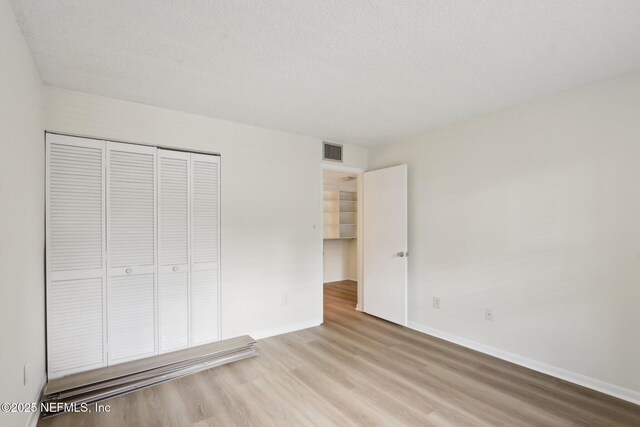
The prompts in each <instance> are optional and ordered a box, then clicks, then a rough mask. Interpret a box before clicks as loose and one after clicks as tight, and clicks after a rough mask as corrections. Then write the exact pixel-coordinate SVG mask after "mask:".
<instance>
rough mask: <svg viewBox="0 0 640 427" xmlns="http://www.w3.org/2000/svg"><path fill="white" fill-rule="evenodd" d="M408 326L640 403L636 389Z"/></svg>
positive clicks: (450, 335) (414, 323)
mask: <svg viewBox="0 0 640 427" xmlns="http://www.w3.org/2000/svg"><path fill="white" fill-rule="evenodd" d="M408 326H409V328H411V329H414V330H416V331H418V332H422V333H424V334H427V335H431V336H434V337H436V338H441V339H443V340H445V341H449V342H452V343H454V344H458V345H461V346H463V347H466V348H470V349H472V350H476V351H479V352H480V353H484V354H488V355H489V356H493V357H497V358H498V359H502V360H506V361H507V362H511V363H515V364H516V365H520V366H524V367H525V368H529V369H532V370H534V371H538V372H542V373H543V374H547V375H551V376H553V377H556V378H560V379H562V380H565V381H568V382H571V383H574V384H578V385H581V386H583V387H587V388H590V389H592V390H596V391H599V392H601V393H605V394H608V395H610V396H614V397H617V398H619V399H623V400H626V401H628V402H631V403H635V404H636V405H640V392H637V391H635V390H631V389H628V388H624V387H620V386H617V385H615V384H610V383H607V382H604V381H601V380H598V379H595V378H591V377H588V376H586V375H582V374H579V373H577V372H573V371H567V370H566V369H562V368H558V367H556V366H552V365H547V364H546V363H542V362H538V361H536V360H532V359H527V358H526V357H522V356H519V355H517V354H513V353H509V352H507V351H504V350H500V349H498V348H495V347H491V346H488V345H485V344H481V343H479V342H476V341H471V340H468V339H466V338H462V337H458V336H456V335H452V334H449V333H447V332H443V331H439V330H437V329H433V328H430V327H428V326H424V325H421V324H419V323H416V322H411V321H410V322H409V325H408Z"/></svg>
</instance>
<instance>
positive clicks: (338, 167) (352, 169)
mask: <svg viewBox="0 0 640 427" xmlns="http://www.w3.org/2000/svg"><path fill="white" fill-rule="evenodd" d="M320 166H322V169H323V170H330V171H338V172H350V173H363V172H365V169H363V168H355V167H353V166H344V165H341V164H335V165H334V164H327V163H322V164H321V165H320Z"/></svg>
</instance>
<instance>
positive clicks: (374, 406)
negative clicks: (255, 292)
mask: <svg viewBox="0 0 640 427" xmlns="http://www.w3.org/2000/svg"><path fill="white" fill-rule="evenodd" d="M324 295H325V299H324V309H325V320H324V324H323V325H321V326H318V327H315V328H310V329H306V330H303V331H297V332H292V333H290V334H285V335H280V336H276V337H271V338H267V339H264V340H261V341H259V343H258V345H257V350H258V353H259V356H258V357H255V358H251V359H248V360H243V361H240V362H236V363H233V364H229V365H225V366H221V367H217V368H213V369H210V370H207V371H204V372H200V373H197V374H195V375H191V376H189V377H185V378H181V379H178V380H174V381H170V382H167V383H164V384H160V385H157V386H154V387H150V388H148V389H144V390H140V391H138V392H135V393H131V394H127V395H125V396H120V397H117V398H114V399H110V400H107V401H105V402H102V404H103V405H111V412H109V413H102V414H79V413H74V414H64V415H60V416H56V417H53V418H50V419H47V420H40V422H39V425H40V426H45V427H60V426H76V425H83V426H105V427H106V426H192V427H209V426H232V425H240V426H289V425H290V426H314V425H315V426H327V425H340V426H362V425H366V426H375V425H385V426H388V425H393V426H400V425H410V426H413V425H415V426H418V425H419V426H437V427H450V426H496V425H503V426H567V425H595V426H640V406H637V405H633V404H631V403H629V402H625V401H622V400H619V399H616V398H614V397H611V396H607V395H603V394H601V393H598V392H596V391H593V390H590V389H586V388H584V387H580V386H577V385H575V384H571V383H568V382H566V381H562V380H560V379H557V378H553V377H550V376H548V375H545V374H542V373H539V372H534V371H531V370H529V369H526V368H524V367H522V366H518V365H514V364H511V363H508V362H505V361H503V360H499V359H496V358H494V357H491V356H488V355H486V354H482V353H478V352H476V351H473V350H470V349H467V348H464V347H460V346H457V345H455V344H452V343H449V342H447V341H443V340H440V339H438V338H434V337H431V336H428V335H425V334H422V333H419V332H416V331H413V330H411V329H408V328H403V327H401V326H398V325H394V324H392V323H389V322H386V321H383V320H380V319H377V318H375V317H372V316H369V315H366V314H364V313H361V312H358V311H356V310H355V306H356V301H357V293H356V285H355V282H350V281H344V282H334V283H331V284H328V285H326V286H325V291H324Z"/></svg>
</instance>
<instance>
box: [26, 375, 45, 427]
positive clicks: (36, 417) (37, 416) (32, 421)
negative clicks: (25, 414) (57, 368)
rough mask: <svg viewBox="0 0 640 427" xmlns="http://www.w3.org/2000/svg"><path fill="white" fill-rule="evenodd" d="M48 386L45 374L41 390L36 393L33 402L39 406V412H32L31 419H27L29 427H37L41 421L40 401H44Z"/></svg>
mask: <svg viewBox="0 0 640 427" xmlns="http://www.w3.org/2000/svg"><path fill="white" fill-rule="evenodd" d="M46 385H47V374H46V373H45V374H44V375H43V376H42V380H41V381H40V388H39V389H38V392H37V393H36V396H35V397H34V399H33V402H34V403H36V404H37V405H38V410H37V411H36V412H31V414H30V415H29V418H28V419H27V424H26V426H27V427H36V425H37V424H38V420H39V419H40V400H42V395H43V394H44V388H45V386H46Z"/></svg>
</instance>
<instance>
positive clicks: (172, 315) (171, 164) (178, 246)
mask: <svg viewBox="0 0 640 427" xmlns="http://www.w3.org/2000/svg"><path fill="white" fill-rule="evenodd" d="M189 210H190V206H189V153H185V152H181V151H172V150H158V335H159V350H160V353H165V352H167V351H173V350H179V349H181V348H185V347H187V346H188V345H189V228H190V226H189V222H190V221H189Z"/></svg>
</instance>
